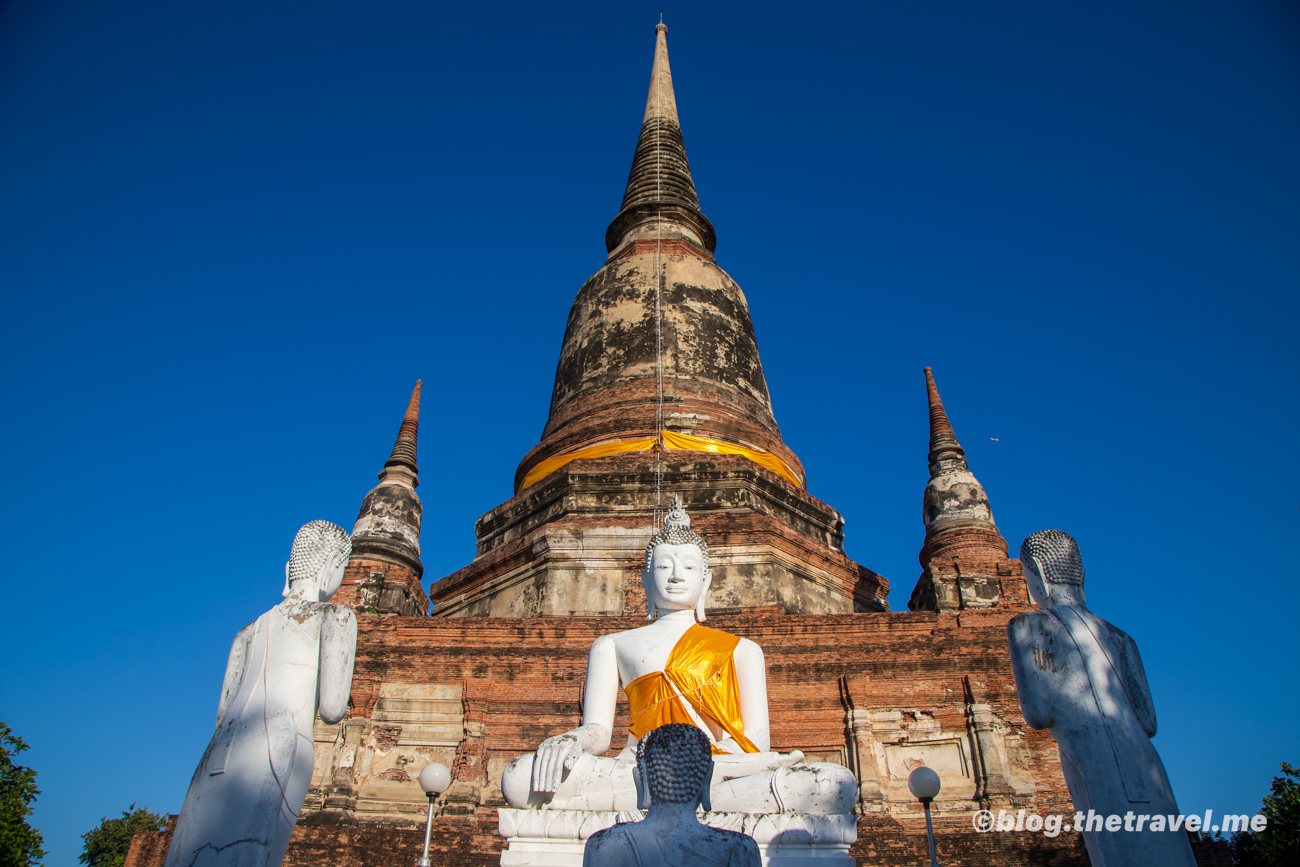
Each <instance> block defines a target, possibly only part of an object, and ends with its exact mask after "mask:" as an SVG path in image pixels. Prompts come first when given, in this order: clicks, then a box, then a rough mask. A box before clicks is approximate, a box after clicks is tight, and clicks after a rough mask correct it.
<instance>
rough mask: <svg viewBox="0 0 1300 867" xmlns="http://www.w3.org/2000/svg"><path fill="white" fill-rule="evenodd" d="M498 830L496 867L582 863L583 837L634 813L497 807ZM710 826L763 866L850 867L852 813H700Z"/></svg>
mask: <svg viewBox="0 0 1300 867" xmlns="http://www.w3.org/2000/svg"><path fill="white" fill-rule="evenodd" d="M499 812H500V822H499V825H498V827H499V829H500V831H501V836H503V837H505V838H506V839H507V841H508V845H507V847H506V851H505V852H502V853H501V865H502V867H582V851H583V848H584V847H585V846H586V843H587V838H588V837H590V836H591V835H592V834H594V833H596V832H597V831H600V830H603V829H605V828H608V827H610V826H612V825H614V824H615V823H617V822H635V821H638V820H640V819H641V818H642V814H640V813H638V812H625V813H612V812H599V811H591V810H513V809H510V808H507V807H503V808H502V809H501V810H500V811H499ZM700 821H702V822H704V824H706V825H712V826H713V827H715V828H723V829H725V830H728V831H743V832H744V833H746V834H748V835H749V836H751V837H753V838H754V841H755V842H757V843H758V850H759V852H760V853H761V854H762V856H763V867H803V865H808V867H855V862H854V860H853V859H852V858H850V857H849V846H851V845H852V844H853V843H854V842H855V841H856V840H857V839H858V817H857V816H854V815H852V814H848V815H840V816H814V815H811V814H808V813H704V814H701V816H700Z"/></svg>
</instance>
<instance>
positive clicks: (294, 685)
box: [165, 521, 357, 867]
mask: <svg viewBox="0 0 1300 867" xmlns="http://www.w3.org/2000/svg"><path fill="white" fill-rule="evenodd" d="M351 550H352V543H351V541H350V540H349V539H348V534H347V533H346V532H345V531H344V530H343V528H342V527H339V526H338V525H336V524H331V523H330V522H329V521H312V522H311V523H309V524H307V525H305V526H304V527H303V528H302V529H301V530H299V531H298V534H297V535H296V536H295V537H294V540H293V549H292V551H291V553H290V555H289V562H288V563H286V564H285V567H284V570H285V586H284V597H285V599H284V601H283V602H281V603H280V604H279V605H277V606H275V607H274V608H272V609H271V610H270V611H268V612H266V613H265V614H263V615H262V616H261V617H259V618H257V620H255V621H254V622H252V623H250V624H249V625H247V626H245V627H244V628H243V629H241V630H240V631H239V634H238V635H237V636H235V641H234V644H233V645H232V646H231V648H230V661H229V663H228V664H227V666H226V678H225V683H224V684H223V685H222V689H221V703H220V705H219V706H218V708H217V730H216V733H215V734H213V736H212V740H211V741H209V742H208V749H207V751H206V752H205V753H204V754H203V758H202V760H201V761H200V762H199V766H198V769H197V770H195V771H194V777H193V779H192V780H191V781H190V788H189V791H188V792H186V793H185V802H184V804H183V805H182V807H181V813H180V817H179V818H178V819H177V821H176V831H175V833H174V834H173V835H172V840H171V844H170V847H169V848H168V850H167V860H166V863H165V867H278V865H279V864H280V862H281V861H282V860H283V859H284V853H285V850H286V849H287V848H288V846H289V837H290V836H291V835H292V834H293V829H294V825H295V824H297V822H298V813H299V811H300V810H301V809H302V803H303V799H304V798H305V797H306V796H307V787H308V785H309V784H310V782H311V775H312V765H313V761H314V755H313V752H314V750H313V747H314V745H313V742H312V726H313V723H314V720H315V717H316V711H317V709H318V708H319V710H320V716H321V719H322V720H324V721H325V722H327V723H336V722H338V721H339V720H341V719H342V718H343V716H344V714H345V713H346V711H347V707H348V696H349V694H350V693H351V690H352V664H353V660H354V658H355V655H356V646H357V619H356V615H354V614H353V613H352V611H351V609H349V608H347V607H346V606H343V605H333V604H331V603H330V602H329V599H330V597H331V596H333V595H334V591H335V590H337V589H338V588H339V584H340V583H341V582H342V580H343V570H344V568H345V567H346V566H347V562H348V555H349V553H350V552H351Z"/></svg>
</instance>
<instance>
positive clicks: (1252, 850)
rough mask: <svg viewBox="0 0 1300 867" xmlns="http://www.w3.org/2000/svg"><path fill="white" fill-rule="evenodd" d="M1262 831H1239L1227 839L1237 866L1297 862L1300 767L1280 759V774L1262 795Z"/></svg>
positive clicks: (1272, 866) (1263, 866) (1269, 866)
mask: <svg viewBox="0 0 1300 867" xmlns="http://www.w3.org/2000/svg"><path fill="white" fill-rule="evenodd" d="M1259 812H1260V813H1261V814H1263V815H1264V816H1265V817H1267V818H1268V827H1266V828H1265V829H1264V830H1263V831H1258V832H1254V833H1252V832H1250V831H1238V832H1237V833H1235V834H1233V835H1232V839H1231V840H1229V841H1228V848H1230V849H1231V850H1232V862H1233V863H1234V864H1236V865H1238V867H1291V865H1294V864H1300V769H1296V768H1293V767H1291V766H1290V765H1288V764H1287V763H1286V762H1283V763H1282V775H1281V776H1280V777H1274V778H1273V786H1272V789H1271V790H1270V791H1269V793H1268V794H1267V795H1265V796H1264V803H1263V805H1262V806H1261V807H1260V811H1259Z"/></svg>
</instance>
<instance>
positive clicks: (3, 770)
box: [0, 722, 45, 867]
mask: <svg viewBox="0 0 1300 867" xmlns="http://www.w3.org/2000/svg"><path fill="white" fill-rule="evenodd" d="M25 749H27V744H25V743H23V739H22V738H20V737H18V736H17V735H16V734H14V733H13V730H12V729H10V728H9V726H7V725H5V724H4V723H2V722H0V867H28V865H31V864H38V863H40V860H41V859H42V858H44V857H45V850H44V849H42V848H41V843H43V842H45V841H44V840H42V839H41V832H40V831H37V830H36V829H35V828H33V827H32V826H31V825H28V824H27V817H28V816H30V815H31V814H32V801H35V800H36V796H37V795H39V794H40V793H41V790H40V789H38V788H36V772H35V771H33V770H32V769H31V768H24V767H23V766H22V765H15V764H14V759H13V757H14V756H16V755H18V754H19V753H21V752H22V751H23V750H25Z"/></svg>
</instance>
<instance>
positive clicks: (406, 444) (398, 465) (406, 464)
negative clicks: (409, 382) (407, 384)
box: [379, 379, 423, 488]
mask: <svg viewBox="0 0 1300 867" xmlns="http://www.w3.org/2000/svg"><path fill="white" fill-rule="evenodd" d="M421 385H423V383H422V382H421V381H420V380H418V379H417V380H416V381H415V388H414V389H413V390H412V391H411V400H410V402H409V403H408V404H407V405H406V415H405V416H403V417H402V426H401V427H400V428H398V431H397V442H395V443H393V452H392V454H390V455H389V456H388V460H387V461H385V462H384V468H383V469H382V470H380V471H379V481H380V482H389V481H395V482H397V483H399V484H407V485H409V486H410V487H412V488H418V487H419V486H420V476H419V472H420V468H419V467H418V466H416V464H415V455H416V446H417V438H418V434H419V431H420V387H421Z"/></svg>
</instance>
